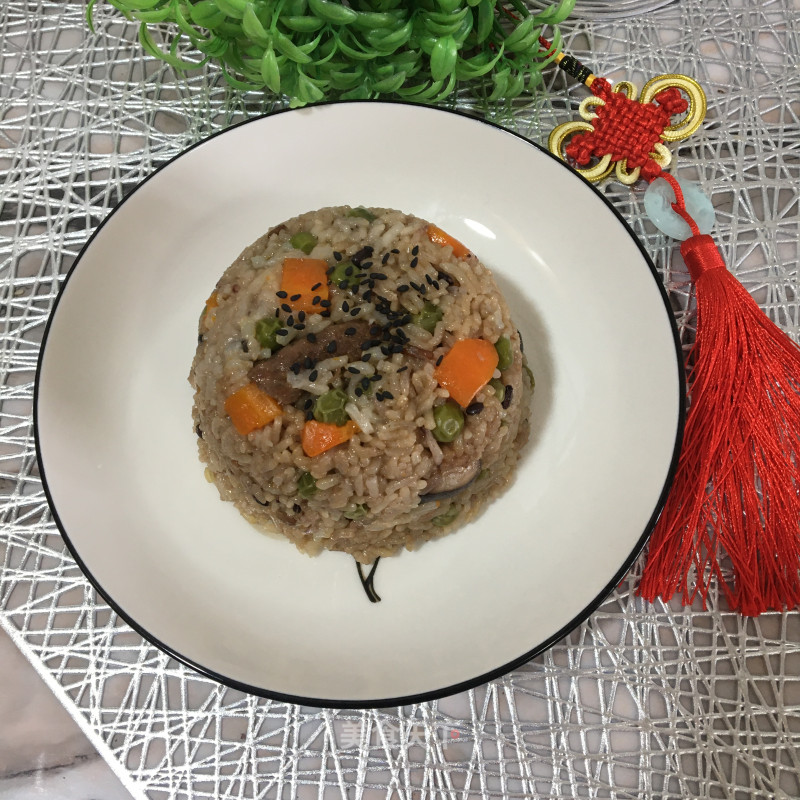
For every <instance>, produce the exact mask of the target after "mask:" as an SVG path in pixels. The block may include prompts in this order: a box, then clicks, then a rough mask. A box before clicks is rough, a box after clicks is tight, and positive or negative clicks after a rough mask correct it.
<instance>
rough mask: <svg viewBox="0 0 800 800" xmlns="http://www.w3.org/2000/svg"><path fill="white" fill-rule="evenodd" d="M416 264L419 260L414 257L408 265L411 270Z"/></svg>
mask: <svg viewBox="0 0 800 800" xmlns="http://www.w3.org/2000/svg"><path fill="white" fill-rule="evenodd" d="M417 264H419V259H418V258H417V257H416V256H414V258H412V259H411V264H410V266H411V269H414V267H416V266H417Z"/></svg>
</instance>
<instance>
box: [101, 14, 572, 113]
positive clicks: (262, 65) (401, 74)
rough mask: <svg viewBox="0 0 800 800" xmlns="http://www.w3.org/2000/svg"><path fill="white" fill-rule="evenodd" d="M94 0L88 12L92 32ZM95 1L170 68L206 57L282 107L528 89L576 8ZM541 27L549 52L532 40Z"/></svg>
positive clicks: (511, 93)
mask: <svg viewBox="0 0 800 800" xmlns="http://www.w3.org/2000/svg"><path fill="white" fill-rule="evenodd" d="M97 2H98V0H91V2H90V3H89V6H88V10H87V17H88V20H89V24H90V26H92V28H93V16H94V8H95V5H96V3H97ZM105 2H107V3H109V4H110V5H112V6H113V7H114V8H116V9H118V10H119V11H121V12H122V13H124V14H125V16H126V17H128V18H130V19H135V20H138V21H139V23H140V26H139V39H140V41H141V44H142V47H143V48H144V49H145V50H146V51H147V52H148V53H150V54H152V55H154V56H157V57H158V58H160V59H163V60H164V61H165V62H167V63H168V64H170V65H171V66H173V67H175V68H176V69H178V70H191V69H197V68H198V67H199V66H202V64H204V63H205V62H206V61H216V62H218V63H219V64H220V66H221V69H222V71H223V74H224V75H225V78H226V79H227V80H228V81H229V82H230V84H231V85H233V86H235V87H236V88H238V89H242V90H246V91H248V90H257V91H260V90H266V91H269V92H273V93H274V94H276V95H286V96H288V97H289V98H290V101H291V105H292V106H302V105H306V104H308V103H314V102H318V101H321V100H325V99H334V98H335V99H342V100H348V99H367V98H376V97H380V96H382V95H393V96H395V97H399V98H402V99H405V100H411V101H416V102H434V101H437V100H441V99H443V98H445V97H447V96H448V95H449V94H451V93H452V92H453V91H454V89H455V88H456V85H457V84H458V83H459V82H469V81H481V82H482V83H484V84H485V83H486V81H487V80H488V79H489V77H490V78H491V83H490V84H489V95H488V100H490V101H494V100H498V99H501V98H505V99H509V98H513V97H517V96H519V95H520V94H522V92H524V91H525V90H526V89H527V90H529V91H534V90H535V89H536V87H537V85H538V84H539V82H540V81H541V70H542V68H543V67H544V66H545V65H546V64H547V63H549V62H550V61H551V60H552V59H553V57H554V55H555V53H556V52H558V50H560V41H561V39H560V35H559V32H558V28H556V27H553V26H556V25H558V23H560V22H562V21H563V20H564V19H566V17H567V16H568V15H569V14H570V13H571V11H572V8H573V6H574V5H575V0H557V2H554V3H553V5H552V6H550V7H548V8H546V9H545V10H543V11H540V12H538V13H534V12H532V11H531V10H530V9H529V8H528V7H527V6H526V5H525V4H524V2H522V0H509V2H505V3H501V2H498V0H463V1H462V0H417V1H416V2H400V0H350V2H348V3H339V2H333V1H332V0H105ZM544 26H548V31H549V37H550V38H551V39H552V42H553V49H552V50H551V51H550V53H549V54H548V52H546V51H545V50H544V49H543V48H542V46H541V45H540V43H539V37H540V35H541V33H542V29H543V28H544ZM156 30H157V31H159V32H160V33H161V37H160V38H161V39H162V41H163V42H165V45H164V47H160V46H159V45H158V44H157V43H156V39H155V38H154V36H153V33H154V32H155V31H156ZM188 51H194V52H195V53H196V54H197V57H196V58H193V57H191V56H190V55H188ZM184 53H187V55H186V56H184V55H182V54H184Z"/></svg>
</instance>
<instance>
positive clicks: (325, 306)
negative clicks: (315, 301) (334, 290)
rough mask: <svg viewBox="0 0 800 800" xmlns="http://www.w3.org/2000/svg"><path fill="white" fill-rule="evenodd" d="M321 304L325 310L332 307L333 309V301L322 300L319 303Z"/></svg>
mask: <svg viewBox="0 0 800 800" xmlns="http://www.w3.org/2000/svg"><path fill="white" fill-rule="evenodd" d="M319 304H320V305H321V306H322V307H323V308H330V307H331V301H330V300H320V301H319Z"/></svg>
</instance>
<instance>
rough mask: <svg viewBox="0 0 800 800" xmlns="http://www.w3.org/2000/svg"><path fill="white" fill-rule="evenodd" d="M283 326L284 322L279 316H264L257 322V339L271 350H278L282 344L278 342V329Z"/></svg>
mask: <svg viewBox="0 0 800 800" xmlns="http://www.w3.org/2000/svg"><path fill="white" fill-rule="evenodd" d="M282 327H283V323H282V322H281V321H280V320H279V319H278V318H277V317H264V319H260V320H259V321H258V322H256V332H255V336H256V341H257V342H258V343H259V344H260V345H261V346H262V347H268V348H269V349H270V350H277V349H278V348H279V347H280V345H279V344H278V337H277V333H278V331H279V330H280V329H281V328H282Z"/></svg>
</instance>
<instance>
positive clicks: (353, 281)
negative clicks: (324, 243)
mask: <svg viewBox="0 0 800 800" xmlns="http://www.w3.org/2000/svg"><path fill="white" fill-rule="evenodd" d="M360 274H361V273H360V272H359V269H358V267H356V265H355V264H353V263H352V262H351V261H340V262H339V263H338V264H337V265H336V266H335V267H334V268H333V271H332V272H331V274H330V275H329V276H328V278H329V280H330V282H331V284H332V285H333V286H337V287H338V288H339V289H342V288H345V289H351V290H352V289H357V288H358V284H359V281H360V280H361V278H359V277H358V276H359V275H360Z"/></svg>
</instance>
